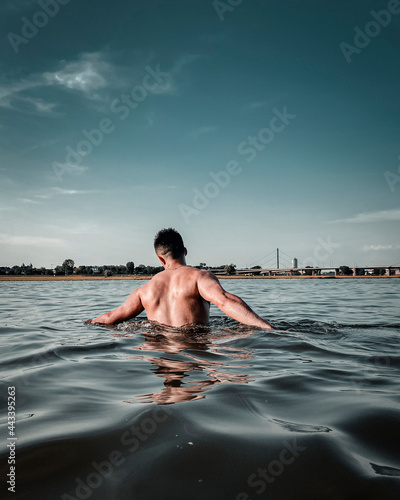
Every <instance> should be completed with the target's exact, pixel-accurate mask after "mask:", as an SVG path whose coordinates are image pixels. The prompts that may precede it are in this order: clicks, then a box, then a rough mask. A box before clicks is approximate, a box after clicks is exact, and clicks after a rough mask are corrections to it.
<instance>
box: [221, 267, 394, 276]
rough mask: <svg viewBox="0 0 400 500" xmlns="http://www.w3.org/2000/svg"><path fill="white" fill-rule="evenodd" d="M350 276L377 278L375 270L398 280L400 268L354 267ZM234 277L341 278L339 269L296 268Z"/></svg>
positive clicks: (252, 271) (248, 271) (242, 271)
mask: <svg viewBox="0 0 400 500" xmlns="http://www.w3.org/2000/svg"><path fill="white" fill-rule="evenodd" d="M349 269H350V271H351V272H352V274H348V275H347V276H377V275H378V274H375V270H383V274H381V276H397V277H399V278H400V266H397V265H394V266H387V265H384V266H354V267H352V268H349ZM212 272H213V273H214V274H218V275H219V276H227V273H226V272H225V269H213V270H212ZM236 275H242V276H269V277H273V276H331V277H333V276H335V277H338V276H343V275H342V274H340V271H339V267H334V266H332V267H298V268H278V267H277V268H261V269H237V270H236Z"/></svg>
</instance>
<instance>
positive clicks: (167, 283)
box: [140, 266, 210, 326]
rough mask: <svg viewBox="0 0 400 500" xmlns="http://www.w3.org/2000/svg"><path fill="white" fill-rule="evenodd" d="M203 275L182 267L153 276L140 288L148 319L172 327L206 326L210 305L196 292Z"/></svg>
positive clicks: (200, 272) (190, 268) (197, 271)
mask: <svg viewBox="0 0 400 500" xmlns="http://www.w3.org/2000/svg"><path fill="white" fill-rule="evenodd" d="M204 272H205V271H201V270H199V269H196V268H193V267H187V266H182V267H179V268H178V269H174V270H165V271H162V272H161V273H158V274H156V275H155V276H154V278H152V280H151V281H150V282H149V283H147V284H146V285H144V286H143V287H141V289H140V299H141V302H142V304H143V307H144V308H145V310H146V313H147V318H148V319H149V320H152V321H158V322H159V323H164V324H166V325H171V326H182V325H186V324H192V323H200V324H208V315H209V309H210V304H209V302H207V301H206V300H204V299H203V298H202V297H201V295H200V293H199V290H198V279H199V278H200V276H201V275H202V274H203V273H204Z"/></svg>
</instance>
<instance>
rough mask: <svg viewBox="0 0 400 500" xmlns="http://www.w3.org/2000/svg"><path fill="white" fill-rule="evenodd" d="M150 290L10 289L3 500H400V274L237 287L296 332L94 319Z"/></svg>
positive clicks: (115, 285) (4, 332)
mask: <svg viewBox="0 0 400 500" xmlns="http://www.w3.org/2000/svg"><path fill="white" fill-rule="evenodd" d="M142 283H143V282H135V281H102V282H90V281H86V282H68V281H66V282H46V283H44V282H10V283H4V282H2V283H0V304H1V306H0V309H1V323H0V324H1V327H0V346H1V365H0V366H1V378H0V381H1V383H0V404H1V411H0V418H1V420H0V424H1V425H0V437H1V439H0V446H1V448H0V477H1V481H2V485H1V488H2V491H1V493H0V497H1V498H15V499H29V500H47V499H49V500H50V499H51V500H54V499H62V500H71V499H86V498H90V499H99V500H103V499H104V500H113V499H115V500H128V499H129V500H131V499H135V500H137V499H139V500H142V499H143V500H153V499H154V500H189V499H204V500H205V499H207V500H214V499H215V500H225V499H227V500H228V499H229V500H249V499H252V500H254V499H279V500H291V499H293V500H294V499H295V500H302V499H304V500H313V499H315V500H324V499H327V500H330V499H332V500H341V499H343V500H344V499H346V500H347V499H349V500H350V499H352V500H353V499H361V500H364V499H379V500H381V499H396V500H398V498H399V497H400V425H399V424H400V355H399V340H400V336H399V333H400V321H399V314H398V312H399V305H400V280H395V279H392V280H385V279H382V280H307V281H301V280H268V281H267V280H230V281H228V280H226V281H223V286H224V287H225V288H226V289H227V290H228V291H230V292H232V293H236V294H238V295H239V296H241V297H242V298H243V299H244V300H246V301H247V302H248V303H249V304H250V305H251V306H252V307H253V309H254V310H255V311H256V312H258V313H259V314H260V315H261V316H262V317H264V318H266V319H267V318H268V319H269V321H270V322H271V323H272V324H273V325H275V326H278V327H281V328H286V330H285V331H261V330H253V329H251V328H248V327H244V326H240V325H237V324H236V323H235V322H234V321H233V320H230V319H229V318H226V317H224V316H223V315H222V313H220V312H219V311H218V309H216V308H212V311H211V313H212V321H211V326H210V328H209V329H199V330H198V331H194V332H187V331H186V332H185V331H184V332H182V331H179V330H174V329H171V330H165V329H163V328H161V327H154V326H151V325H150V324H149V323H148V322H147V321H146V320H145V316H144V315H141V316H143V317H141V318H139V319H137V320H134V321H132V322H130V323H125V324H122V325H119V326H118V327H104V326H103V327H100V326H95V325H85V324H84V323H83V322H84V320H86V319H88V318H93V317H95V316H97V315H98V314H99V313H101V312H105V311H107V310H109V309H111V308H114V307H116V306H117V305H119V304H120V303H121V302H122V301H123V300H125V298H126V297H127V296H128V295H129V293H130V291H131V290H132V289H133V288H135V287H137V286H140V285H141V284H142ZM9 386H15V388H16V402H17V423H16V429H15V436H16V437H17V441H16V450H15V452H16V457H15V458H16V493H10V492H8V491H7V486H9V485H7V484H5V480H6V479H7V476H6V474H7V473H9V470H10V465H9V464H8V463H7V460H8V458H9V455H10V449H11V448H7V443H12V441H10V440H9V441H7V438H8V437H9V430H8V425H7V413H6V412H7V388H8V387H9Z"/></svg>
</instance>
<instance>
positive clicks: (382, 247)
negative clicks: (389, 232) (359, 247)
mask: <svg viewBox="0 0 400 500" xmlns="http://www.w3.org/2000/svg"><path fill="white" fill-rule="evenodd" d="M399 249H400V245H364V247H363V251H364V252H369V251H374V252H376V251H379V250H399Z"/></svg>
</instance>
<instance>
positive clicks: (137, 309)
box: [85, 289, 144, 325]
mask: <svg viewBox="0 0 400 500" xmlns="http://www.w3.org/2000/svg"><path fill="white" fill-rule="evenodd" d="M143 310H144V307H143V304H142V301H141V299H140V292H139V289H137V290H134V291H133V292H132V293H131V294H130V295H129V297H128V299H127V300H126V302H124V303H123V304H122V305H121V306H119V307H117V308H116V309H114V310H113V311H110V312H107V313H104V314H101V315H100V316H98V317H97V318H95V319H89V320H88V321H86V322H85V323H86V324H88V323H103V324H105V325H115V324H117V323H121V322H122V321H127V320H128V319H131V318H134V317H135V316H137V315H138V314H140V313H141V312H142V311H143Z"/></svg>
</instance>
